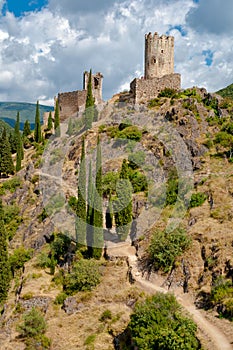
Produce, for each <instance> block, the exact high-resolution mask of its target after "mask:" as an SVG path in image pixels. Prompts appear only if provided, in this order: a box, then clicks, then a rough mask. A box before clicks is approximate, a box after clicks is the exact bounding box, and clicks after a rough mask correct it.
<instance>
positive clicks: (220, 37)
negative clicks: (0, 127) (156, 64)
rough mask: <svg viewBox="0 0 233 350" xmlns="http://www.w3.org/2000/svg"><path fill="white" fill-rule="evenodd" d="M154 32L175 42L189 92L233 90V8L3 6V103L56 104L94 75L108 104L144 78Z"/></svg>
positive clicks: (145, 2) (228, 4)
mask: <svg viewBox="0 0 233 350" xmlns="http://www.w3.org/2000/svg"><path fill="white" fill-rule="evenodd" d="M155 31H157V32H158V33H159V34H160V35H162V34H169V35H173V36H174V37H175V72H178V73H181V76H182V87H183V88H186V87H192V86H199V87H205V88H206V89H207V90H208V91H210V92H213V91H217V90H218V89H220V88H222V87H225V86H227V85H229V84H231V83H233V60H232V57H233V1H232V0H224V6H223V2H222V0H199V1H197V0H98V1H97V0H89V1H83V0H64V1H58V0H46V1H45V0H31V1H25V0H18V1H17V0H8V1H6V0H0V101H22V102H23V101H25V102H35V101H37V100H38V99H39V100H40V102H41V103H44V104H53V100H54V96H55V95H57V93H58V92H63V91H73V90H77V89H82V74H83V71H85V70H89V69H90V68H92V70H93V72H98V71H100V72H101V73H102V74H103V75H104V81H103V97H104V99H105V100H107V99H108V98H110V97H111V96H112V95H113V94H114V93H117V92H119V91H122V90H124V89H128V88H129V83H130V81H131V80H133V78H134V77H141V76H143V74H144V73H143V71H144V67H143V65H144V57H143V55H144V35H145V33H148V32H155Z"/></svg>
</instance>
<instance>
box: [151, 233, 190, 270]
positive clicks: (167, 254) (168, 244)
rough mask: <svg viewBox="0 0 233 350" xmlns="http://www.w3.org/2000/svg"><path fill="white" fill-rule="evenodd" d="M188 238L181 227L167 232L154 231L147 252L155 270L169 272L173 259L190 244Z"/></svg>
mask: <svg viewBox="0 0 233 350" xmlns="http://www.w3.org/2000/svg"><path fill="white" fill-rule="evenodd" d="M190 243H191V241H190V238H189V237H188V236H187V234H186V232H185V231H184V230H183V229H180V228H177V229H175V230H174V231H172V232H170V233H168V232H166V231H155V233H154V235H153V237H152V240H151V242H150V245H149V248H148V252H149V256H150V259H151V260H152V261H153V265H154V268H155V269H156V270H159V269H161V270H163V271H164V272H169V271H170V270H171V268H172V267H173V265H174V263H175V260H176V258H177V257H178V256H180V255H181V254H182V253H183V252H184V251H185V250H186V249H188V248H189V246H190Z"/></svg>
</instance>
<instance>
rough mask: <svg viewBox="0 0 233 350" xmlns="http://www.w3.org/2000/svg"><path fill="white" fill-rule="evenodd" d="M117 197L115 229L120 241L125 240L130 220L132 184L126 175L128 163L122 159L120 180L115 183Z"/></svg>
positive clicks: (115, 203)
mask: <svg viewBox="0 0 233 350" xmlns="http://www.w3.org/2000/svg"><path fill="white" fill-rule="evenodd" d="M116 192H117V199H116V200H115V201H114V212H115V222H116V231H117V234H118V236H119V239H120V240H121V241H124V240H126V238H127V235H128V233H129V231H130V226H131V221H132V210H133V209H132V186H131V183H130V181H129V177H128V165H127V161H126V159H124V160H123V163H122V167H121V171H120V180H119V182H118V184H117V189H116Z"/></svg>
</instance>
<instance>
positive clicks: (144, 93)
mask: <svg viewBox="0 0 233 350" xmlns="http://www.w3.org/2000/svg"><path fill="white" fill-rule="evenodd" d="M180 86H181V76H180V74H178V73H174V74H168V75H165V76H163V77H162V78H154V79H148V80H147V79H144V78H141V79H138V78H135V79H134V80H133V81H132V82H131V84H130V92H131V94H132V96H133V99H134V103H135V104H138V103H145V102H147V101H149V100H151V99H153V98H156V97H157V96H158V94H159V92H160V91H162V90H164V89H165V88H171V89H175V90H179V89H180Z"/></svg>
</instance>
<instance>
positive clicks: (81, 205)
mask: <svg viewBox="0 0 233 350" xmlns="http://www.w3.org/2000/svg"><path fill="white" fill-rule="evenodd" d="M76 215H77V218H76V241H77V248H82V249H83V248H85V247H86V245H87V242H86V217H87V216H86V215H87V214H86V160H85V139H84V137H83V139H82V153H81V163H80V168H79V175H78V201H77V208H76Z"/></svg>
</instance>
